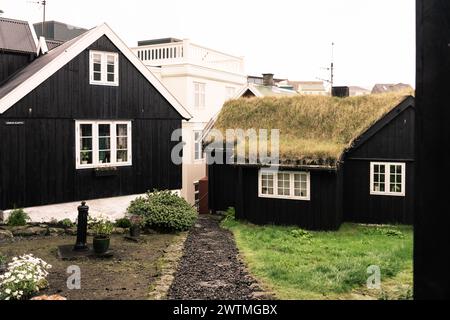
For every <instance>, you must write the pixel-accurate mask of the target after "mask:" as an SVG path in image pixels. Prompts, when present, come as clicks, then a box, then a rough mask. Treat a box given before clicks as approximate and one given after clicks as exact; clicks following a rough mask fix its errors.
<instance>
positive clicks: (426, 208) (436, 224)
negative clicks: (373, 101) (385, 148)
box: [414, 0, 450, 300]
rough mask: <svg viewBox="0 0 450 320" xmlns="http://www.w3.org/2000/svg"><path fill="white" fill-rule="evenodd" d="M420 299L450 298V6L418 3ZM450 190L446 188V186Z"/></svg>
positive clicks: (440, 0)
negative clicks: (449, 164)
mask: <svg viewBox="0 0 450 320" xmlns="http://www.w3.org/2000/svg"><path fill="white" fill-rule="evenodd" d="M416 8H417V19H416V21H417V33H416V34H417V42H416V43H417V85H416V88H417V91H416V96H417V118H416V124H417V138H416V148H417V149H416V150H417V167H416V173H417V174H416V195H417V196H416V199H415V207H416V214H415V237H414V243H415V250H414V296H415V299H418V300H424V299H430V300H431V299H432V300H436V299H439V300H441V299H442V300H444V299H445V300H448V299H450V274H449V272H448V270H449V263H448V261H449V258H450V250H449V249H448V248H449V245H450V232H449V226H450V214H449V213H450V201H449V192H448V191H449V188H448V181H450V171H449V170H448V161H449V160H448V159H449V158H450V148H449V146H450V125H449V120H450V108H449V101H450V90H449V87H450V84H449V75H450V72H449V70H450V48H449V45H448V44H449V39H450V2H449V1H447V0H427V1H424V0H417V5H416ZM446 186H447V187H446Z"/></svg>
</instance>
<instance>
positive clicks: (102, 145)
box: [98, 138, 111, 150]
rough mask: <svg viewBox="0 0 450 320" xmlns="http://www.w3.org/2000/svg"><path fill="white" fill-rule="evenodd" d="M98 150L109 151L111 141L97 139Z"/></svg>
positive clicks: (108, 139)
mask: <svg viewBox="0 0 450 320" xmlns="http://www.w3.org/2000/svg"><path fill="white" fill-rule="evenodd" d="M98 148H99V149H100V150H109V149H111V139H110V138H99V139H98Z"/></svg>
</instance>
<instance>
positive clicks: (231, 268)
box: [168, 216, 270, 300]
mask: <svg viewBox="0 0 450 320" xmlns="http://www.w3.org/2000/svg"><path fill="white" fill-rule="evenodd" d="M219 223H220V221H219V219H218V217H213V216H201V217H200V218H199V220H198V222H197V225H196V226H195V227H194V228H193V229H192V231H190V233H189V236H188V238H187V240H186V243H185V249H184V255H183V257H182V259H181V261H180V264H179V267H178V270H177V272H176V275H175V280H174V282H173V283H172V286H171V287H170V289H169V294H168V298H169V299H175V300H181V299H186V300H197V299H200V300H256V299H267V298H270V297H268V296H267V295H265V294H264V293H262V292H261V289H260V287H259V286H258V284H257V283H256V281H255V280H254V279H253V278H252V277H251V276H250V275H249V274H248V273H247V272H246V270H245V267H244V265H243V264H242V263H241V262H240V261H239V259H238V257H237V255H238V250H237V248H236V244H235V242H234V238H233V235H232V234H231V232H229V231H227V230H224V229H222V228H220V226H219Z"/></svg>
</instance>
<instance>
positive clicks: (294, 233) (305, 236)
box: [291, 229, 313, 240]
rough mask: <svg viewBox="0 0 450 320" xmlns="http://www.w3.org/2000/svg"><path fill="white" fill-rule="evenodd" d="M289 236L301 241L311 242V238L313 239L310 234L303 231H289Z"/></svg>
mask: <svg viewBox="0 0 450 320" xmlns="http://www.w3.org/2000/svg"><path fill="white" fill-rule="evenodd" d="M291 235H292V236H293V237H294V238H299V239H302V240H311V239H312V237H313V235H312V233H311V232H309V231H306V230H303V229H294V230H291Z"/></svg>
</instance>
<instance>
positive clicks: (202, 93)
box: [194, 81, 206, 109]
mask: <svg viewBox="0 0 450 320" xmlns="http://www.w3.org/2000/svg"><path fill="white" fill-rule="evenodd" d="M194 107H195V108H197V109H204V108H205V107H206V83H203V82H197V81H194Z"/></svg>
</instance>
